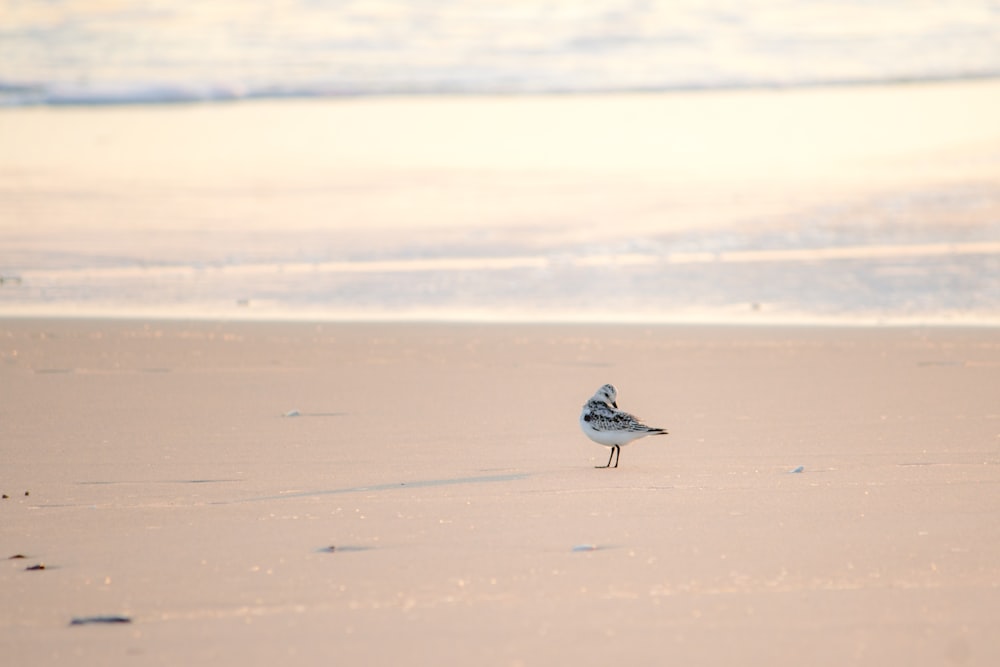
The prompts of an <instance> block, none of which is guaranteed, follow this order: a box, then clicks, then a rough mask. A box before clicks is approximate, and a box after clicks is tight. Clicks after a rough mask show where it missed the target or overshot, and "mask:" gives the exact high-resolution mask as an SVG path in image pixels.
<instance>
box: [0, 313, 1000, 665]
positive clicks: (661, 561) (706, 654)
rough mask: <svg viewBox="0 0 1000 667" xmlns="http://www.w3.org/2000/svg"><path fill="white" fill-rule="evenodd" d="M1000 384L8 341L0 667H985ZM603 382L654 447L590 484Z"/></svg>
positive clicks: (673, 336)
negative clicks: (109, 620)
mask: <svg viewBox="0 0 1000 667" xmlns="http://www.w3.org/2000/svg"><path fill="white" fill-rule="evenodd" d="M998 373H1000V342H998V340H997V335H996V331H995V330H994V329H976V328H964V329H948V328H926V329H920V328H845V329H838V328H807V327H799V328H769V327H759V328H741V327H694V326H691V327H685V326H674V327H669V326H667V327H649V326H630V327H621V326H597V325H564V326H555V325H544V326H541V325H537V326H527V325H520V326H519V325H492V326H487V325H471V324H470V325H444V324H437V325H435V324H425V325H420V324H395V325H389V324H380V325H375V324H332V323H325V324H310V323H297V324H296V323H238V322H227V323H213V322H198V323H190V322H184V321H157V320H150V321H138V320H33V319H7V320H5V321H3V322H2V323H0V377H2V382H0V453H2V473H0V491H2V492H3V493H4V494H5V495H7V496H9V497H8V498H5V499H4V500H2V502H0V517H2V518H0V557H2V558H3V559H4V560H3V567H2V568H0V590H2V591H3V595H2V599H3V604H2V605H0V653H2V654H3V655H4V656H5V661H9V662H10V664H19V665H49V664H51V665H54V664H66V663H68V662H70V661H72V663H73V664H75V665H119V664H121V665H124V664H132V665H146V664H149V665H152V664H209V663H211V664H242V665H273V664H276V663H281V664H285V663H288V662H289V661H294V662H295V663H296V664H319V663H321V662H322V663H326V664H332V663H337V664H402V663H406V664H428V665H429V664H483V665H543V664H577V665H607V664H632V665H654V664H664V663H666V662H669V663H676V664H683V665H701V664H704V665H721V664H754V665H793V664H795V665H801V664H809V665H844V664H855V665H888V664H896V665H995V664H997V662H998V661H1000V639H998V637H997V634H996V632H995V629H996V620H997V618H998V617H1000V523H998V522H997V516H998V513H1000V411H998V405H1000V401H998V399H1000V394H998V386H1000V383H998ZM604 382H614V383H615V384H617V386H618V388H619V404H620V405H621V406H622V407H623V408H625V409H628V410H630V411H632V412H634V413H636V414H638V415H640V416H641V417H643V418H645V419H646V420H647V421H648V422H650V423H653V424H655V425H658V426H663V427H666V428H668V429H669V430H670V435H669V436H667V437H665V438H658V439H653V440H648V441H640V442H639V443H636V444H634V445H630V446H629V447H626V448H624V450H623V451H622V454H621V465H620V467H619V468H618V469H612V470H598V469H595V468H594V466H595V465H600V464H603V463H604V462H605V460H606V457H607V450H606V449H605V448H603V447H600V446H598V445H595V444H593V443H591V442H590V441H588V440H586V438H585V437H584V436H583V435H582V434H581V433H580V431H579V429H578V427H577V423H576V422H577V417H578V414H579V410H580V406H581V405H582V404H583V402H584V401H585V400H586V399H587V398H588V397H589V396H590V394H591V393H592V392H593V391H594V389H596V388H597V386H599V385H600V384H602V383H604ZM286 415H289V416H286ZM800 466H801V472H798V473H794V472H791V471H793V470H795V469H797V468H799V467H800ZM15 555H23V556H24V558H16V559H11V558H10V557H12V556H15ZM40 564H44V566H45V567H44V569H42V570H40V569H28V568H31V567H32V566H36V565H40ZM99 616H121V617H122V618H127V619H128V620H130V621H131V622H130V623H119V624H100V623H97V624H84V625H71V622H72V621H73V620H74V619H78V620H86V619H88V618H93V617H99Z"/></svg>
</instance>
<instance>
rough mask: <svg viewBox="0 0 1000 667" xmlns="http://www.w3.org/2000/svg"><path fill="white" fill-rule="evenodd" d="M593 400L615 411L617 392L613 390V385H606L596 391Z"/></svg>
mask: <svg viewBox="0 0 1000 667" xmlns="http://www.w3.org/2000/svg"><path fill="white" fill-rule="evenodd" d="M593 400H595V401H600V402H602V403H605V404H606V405H610V406H611V407H613V408H615V409H616V410H617V409H618V403H617V401H618V390H617V389H615V386H614V385H613V384H606V385H604V386H603V387H601V388H600V389H598V390H597V393H596V394H594V399H593Z"/></svg>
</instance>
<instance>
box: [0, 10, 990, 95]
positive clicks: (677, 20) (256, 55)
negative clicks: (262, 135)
mask: <svg viewBox="0 0 1000 667" xmlns="http://www.w3.org/2000/svg"><path fill="white" fill-rule="evenodd" d="M997 75H1000V2H998V1H996V0H952V1H949V2H934V1H931V0H836V1H833V0H826V1H822V2H804V1H802V0H739V1H733V0H708V1H705V0H672V1H670V2H655V1H651V0H587V2H579V1H577V0H505V1H503V2H475V1H471V0H280V1H271V2H257V1H251V2H244V1H237V0H213V1H212V2H200V3H193V2H185V1H184V0H119V1H116V2H105V1H102V0H0V104H5V105H25V104H97V103H121V102H163V101H192V100H225V99H243V98H257V97H289V96H331V95H333V96H343V95H371V94H410V93H424V94H427V93H429V94H438V93H444V92H448V93H539V92H550V93H552V92H608V91H636V90H645V91H648V90H675V89H713V88H720V87H737V88H738V87H758V86H770V87H773V86H781V87H786V86H805V85H825V84H841V83H880V82H887V81H921V80H928V79H934V80H938V79H953V78H970V77H995V76H997Z"/></svg>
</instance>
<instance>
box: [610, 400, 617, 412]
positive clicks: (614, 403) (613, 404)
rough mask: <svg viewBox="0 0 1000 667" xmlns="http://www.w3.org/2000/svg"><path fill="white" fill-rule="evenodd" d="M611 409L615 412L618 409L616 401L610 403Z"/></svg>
mask: <svg viewBox="0 0 1000 667" xmlns="http://www.w3.org/2000/svg"><path fill="white" fill-rule="evenodd" d="M611 407H613V408H614V409H615V410H617V409H618V401H611Z"/></svg>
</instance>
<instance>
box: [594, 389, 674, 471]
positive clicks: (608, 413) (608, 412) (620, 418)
mask: <svg viewBox="0 0 1000 667" xmlns="http://www.w3.org/2000/svg"><path fill="white" fill-rule="evenodd" d="M580 428H581V429H583V432H584V434H585V435H586V436H587V437H588V438H590V439H591V440H593V441H594V442H596V443H598V444H599V445H604V446H605V447H610V448H611V456H609V457H608V463H607V465H603V466H594V467H595V468H610V467H612V466H611V460H612V459H614V461H615V465H614V467H615V468H617V467H618V458H619V457H621V452H622V445H627V444H628V443H630V442H632V441H633V440H638V439H639V438H644V437H646V436H647V435H667V431H666V429H662V428H656V427H654V426H646V425H645V424H643V423H642V422H641V421H639V419H638V418H637V417H636V416H635V415H630V414H629V413H627V412H625V411H624V410H619V409H618V390H617V389H615V386H614V385H613V384H606V385H603V386H601V388H600V389H598V390H597V391H596V392H595V393H594V395H593V396H592V397H591V398H590V400H589V401H587V402H586V403H585V404H584V406H583V411H582V412H581V413H580ZM616 454H617V456H616Z"/></svg>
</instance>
